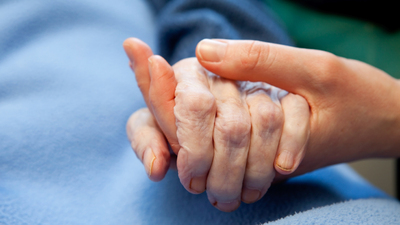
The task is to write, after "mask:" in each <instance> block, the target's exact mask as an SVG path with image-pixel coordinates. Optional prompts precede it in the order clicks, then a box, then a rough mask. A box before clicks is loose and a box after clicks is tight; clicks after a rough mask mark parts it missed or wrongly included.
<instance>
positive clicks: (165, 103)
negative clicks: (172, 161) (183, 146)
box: [148, 56, 179, 154]
mask: <svg viewBox="0 0 400 225" xmlns="http://www.w3.org/2000/svg"><path fill="white" fill-rule="evenodd" d="M148 68H149V72H150V77H151V83H150V88H149V99H148V100H149V104H150V106H151V109H152V112H153V114H154V117H155V118H156V120H157V122H158V125H159V126H160V128H161V130H162V131H163V132H164V135H165V137H166V138H167V140H168V142H169V144H170V145H171V148H172V150H173V151H174V152H175V153H176V154H177V153H178V151H179V143H178V138H177V136H176V124H175V115H174V106H175V100H174V99H175V88H176V84H177V82H176V80H175V74H174V70H173V69H172V67H171V66H170V65H169V64H168V62H167V61H165V59H163V58H162V57H161V56H151V57H150V58H149V59H148Z"/></svg>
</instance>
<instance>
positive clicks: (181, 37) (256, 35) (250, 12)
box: [151, 0, 293, 64]
mask: <svg viewBox="0 0 400 225" xmlns="http://www.w3.org/2000/svg"><path fill="white" fill-rule="evenodd" d="M151 2H152V3H153V5H154V6H155V8H157V9H158V11H159V15H158V16H157V34H158V39H157V40H158V41H157V44H158V46H159V48H160V54H161V55H162V56H163V57H164V58H166V59H167V61H168V62H170V63H171V64H173V63H176V62H177V61H179V60H180V59H183V58H187V57H193V56H195V48H196V45H197V43H198V42H199V41H200V40H202V39H204V38H225V39H249V40H260V41H268V42H273V43H279V44H284V45H293V41H292V40H291V38H290V37H289V36H288V34H287V33H286V32H285V31H284V29H282V27H281V26H280V24H278V23H277V22H276V21H275V19H274V14H273V13H272V12H270V11H269V9H268V8H266V7H265V5H264V4H263V2H261V1H257V0H241V1H238V0H218V1H215V0H201V1H198V0H170V1H166V0H151Z"/></svg>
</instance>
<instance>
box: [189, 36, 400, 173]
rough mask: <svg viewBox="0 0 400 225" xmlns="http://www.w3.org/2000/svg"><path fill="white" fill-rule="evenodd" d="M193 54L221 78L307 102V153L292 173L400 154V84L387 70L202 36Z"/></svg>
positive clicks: (320, 53)
mask: <svg viewBox="0 0 400 225" xmlns="http://www.w3.org/2000/svg"><path fill="white" fill-rule="evenodd" d="M196 55H197V58H198V60H199V62H200V64H201V65H202V66H203V67H204V68H206V69H207V70H209V71H211V72H213V73H216V74H218V75H220V76H222V77H225V78H228V79H234V80H249V81H263V82H267V83H269V84H271V85H274V86H276V87H279V88H282V89H284V90H287V91H289V92H291V93H295V94H298V95H300V96H302V97H304V98H305V99H306V100H307V102H308V104H309V105H310V110H311V114H310V123H311V124H310V125H311V133H310V138H309V141H308V144H307V145H306V152H307V155H306V157H305V158H304V160H303V161H302V163H301V164H300V166H299V168H298V169H297V170H296V171H295V173H293V174H291V175H290V176H295V175H298V174H302V173H305V172H308V171H312V170H315V169H317V168H321V167H324V166H327V165H331V164H336V163H341V162H348V161H352V160H357V159H362V158H370V157H400V82H399V81H398V80H396V79H394V78H392V77H390V76H389V75H388V74H386V73H385V72H383V71H381V70H379V69H377V68H375V67H372V66H370V65H368V64H365V63H362V62H359V61H356V60H351V59H345V58H341V57H337V56H335V55H333V54H330V53H327V52H323V51H318V50H309V49H300V48H295V47H288V46H282V45H277V44H271V43H265V42H258V41H233V40H209V39H205V40H203V41H201V42H200V43H199V44H198V46H197V49H196ZM281 178H282V176H281Z"/></svg>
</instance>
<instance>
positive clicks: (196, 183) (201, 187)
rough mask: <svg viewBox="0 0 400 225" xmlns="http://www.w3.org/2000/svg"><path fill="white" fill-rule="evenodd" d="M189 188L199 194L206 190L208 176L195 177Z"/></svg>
mask: <svg viewBox="0 0 400 225" xmlns="http://www.w3.org/2000/svg"><path fill="white" fill-rule="evenodd" d="M189 188H190V189H191V190H193V191H194V192H196V193H197V194H200V193H203V192H204V191H205V190H206V177H204V176H202V177H193V178H192V180H190V185H189Z"/></svg>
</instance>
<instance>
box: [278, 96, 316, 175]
mask: <svg viewBox="0 0 400 225" xmlns="http://www.w3.org/2000/svg"><path fill="white" fill-rule="evenodd" d="M281 104H282V109H283V114H284V116H285V122H284V126H283V132H282V137H281V140H280V143H279V148H278V152H277V158H276V160H275V169H276V171H277V172H279V173H280V174H283V175H287V174H291V173H293V172H294V171H295V170H296V169H297V167H298V166H299V164H300V162H301V160H302V159H303V158H304V155H305V148H306V144H307V142H308V137H309V134H310V108H309V106H308V103H307V101H306V100H305V99H304V98H303V97H301V96H299V95H294V94H288V95H287V96H285V97H284V98H283V99H282V100H281Z"/></svg>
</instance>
